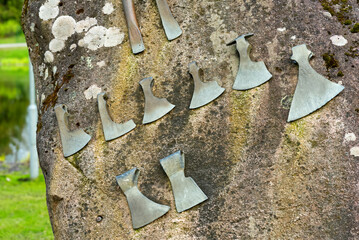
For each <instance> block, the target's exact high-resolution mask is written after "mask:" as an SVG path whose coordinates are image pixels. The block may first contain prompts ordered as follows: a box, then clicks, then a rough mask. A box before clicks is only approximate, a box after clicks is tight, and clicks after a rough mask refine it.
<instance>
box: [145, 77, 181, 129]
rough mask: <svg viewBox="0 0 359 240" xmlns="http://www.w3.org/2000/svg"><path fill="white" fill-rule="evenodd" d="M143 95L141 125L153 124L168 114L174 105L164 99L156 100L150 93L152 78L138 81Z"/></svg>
mask: <svg viewBox="0 0 359 240" xmlns="http://www.w3.org/2000/svg"><path fill="white" fill-rule="evenodd" d="M140 85H141V87H142V90H143V93H144V95H145V113H144V115H143V120H142V123H143V124H147V123H150V122H154V121H156V120H158V119H160V118H161V117H163V116H164V115H166V114H167V113H168V112H170V111H171V110H172V109H173V108H174V107H175V105H173V104H171V103H169V102H168V101H167V99H165V98H157V97H155V96H154V95H153V93H152V86H153V78H152V77H148V78H144V79H142V80H141V81H140Z"/></svg>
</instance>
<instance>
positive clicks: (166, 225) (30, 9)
mask: <svg viewBox="0 0 359 240" xmlns="http://www.w3.org/2000/svg"><path fill="white" fill-rule="evenodd" d="M53 2H55V4H54V3H53ZM134 2H135V7H136V13H137V19H138V22H139V25H140V26H141V31H142V34H143V39H144V43H145V47H146V50H145V51H144V52H143V53H141V54H138V55H133V54H132V52H131V48H130V44H129V40H128V34H127V27H126V20H125V17H124V14H123V8H122V2H121V1H115V2H113V1H112V4H113V7H114V11H113V12H112V13H110V14H105V13H104V12H103V7H104V6H105V3H106V2H105V1H89V0H87V1H86V0H78V1H70V0H62V1H61V2H59V3H58V5H56V1H54V0H50V3H49V2H46V3H45V1H44V0H40V1H35V0H27V1H25V5H24V9H23V29H24V31H25V35H26V40H27V43H28V46H29V52H30V57H31V61H32V63H33V66H34V72H35V77H36V89H37V100H38V109H39V123H38V130H37V137H38V142H37V144H38V152H39V159H40V164H41V168H42V171H43V173H44V176H45V179H46V190H47V204H48V210H49V215H50V219H51V223H52V228H53V232H54V235H55V238H56V239H354V238H359V230H358V229H359V227H358V226H359V225H358V222H359V221H358V219H359V214H358V212H359V211H358V210H359V209H358V204H359V195H358V194H359V192H358V191H359V190H358V189H359V188H358V184H359V183H358V177H359V174H358V170H359V169H358V158H356V157H355V156H354V155H359V153H358V152H357V151H355V150H356V149H357V148H355V146H356V145H358V144H359V140H356V138H355V135H357V136H358V135H359V130H358V124H357V123H358V121H359V110H358V106H359V100H358V95H359V87H358V72H357V69H358V65H359V58H358V56H359V54H358V42H359V38H358V34H357V33H351V32H350V29H351V28H352V27H353V23H354V22H355V19H358V12H357V9H358V8H359V6H358V3H357V1H354V0H349V1H347V3H344V1H343V3H341V2H340V3H338V4H337V5H334V4H332V3H331V2H330V1H325V0H323V1H320V2H319V1H310V0H301V1H299V0H291V1H284V0H277V1H264V0H261V1H254V0H252V1H248V0H238V1H205V0H199V1H194V0H188V1H186V0H169V1H168V2H169V5H170V9H171V10H172V13H173V15H174V16H175V18H176V19H177V20H178V22H179V24H180V26H181V28H182V30H183V35H182V36H181V37H179V38H178V39H176V40H174V41H171V42H169V41H167V39H166V36H165V33H164V31H163V28H162V24H161V20H160V16H159V14H158V9H157V6H156V2H155V1H154V0H151V1H138V0H135V1H134ZM46 4H47V5H46ZM51 4H52V5H51ZM43 5H46V6H45V7H43V8H42V10H41V11H42V13H41V14H40V15H39V12H41V11H40V7H41V6H43ZM348 5H349V6H350V7H347V6H348ZM57 8H58V9H59V14H58V15H57V14H56V9H57ZM105 12H107V13H108V12H111V11H110V10H109V9H107V11H105ZM60 16H71V17H72V18H73V19H75V20H76V22H79V21H81V20H85V19H86V18H87V17H90V18H94V19H96V20H97V26H103V27H105V28H107V29H108V28H110V27H115V28H119V29H120V32H117V35H116V39H117V40H114V41H115V43H113V44H112V45H114V46H111V47H105V46H102V45H101V44H103V43H99V42H100V40H98V39H97V40H96V39H95V38H93V39H92V40H93V41H94V42H95V44H94V42H86V41H87V40H86V41H85V40H82V39H83V38H84V37H85V35H86V34H88V33H87V32H88V31H91V30H85V31H83V32H80V33H78V32H75V33H73V34H71V31H70V32H68V30H66V28H65V27H62V28H61V27H60V28H56V29H55V35H56V36H57V39H60V40H59V41H60V43H59V42H52V44H53V45H51V44H50V41H51V40H53V39H54V38H55V35H54V34H53V33H52V29H53V28H55V27H54V22H55V21H56V20H57V19H58V18H59V17H60ZM68 19H70V18H68ZM87 20H88V21H87V23H90V22H91V21H92V23H94V22H95V21H94V20H93V19H92V20H91V21H90V20H89V19H87ZM344 20H352V21H353V23H352V24H351V25H344V24H343V23H344ZM347 23H348V22H347ZM69 24H71V23H69ZM102 29H103V28H102ZM97 30H101V29H100V28H97ZM56 31H57V32H56ZM93 31H94V30H93ZM249 32H253V33H255V35H254V36H253V37H252V38H250V39H248V41H249V43H250V44H251V45H252V47H253V48H252V52H251V58H252V60H254V61H262V60H263V61H264V62H265V63H266V65H267V67H268V69H269V71H270V72H271V73H272V75H273V78H272V79H271V80H270V81H269V82H267V83H265V84H263V85H261V86H259V87H257V88H254V89H252V90H248V91H236V90H232V84H233V81H234V79H235V76H236V73H237V70H238V64H239V56H238V54H237V52H236V48H235V46H234V45H232V46H226V43H227V42H229V41H230V40H233V39H234V38H235V37H237V36H238V35H242V34H245V33H249ZM122 33H124V36H125V38H124V41H123V42H122V43H120V42H121V41H119V39H120V40H121V34H122ZM69 35H70V36H69ZM332 35H344V37H345V38H346V39H347V40H348V43H347V44H346V45H345V46H335V45H333V44H332V42H331V40H330V37H332ZM66 36H68V39H66V40H63V39H64V38H66ZM92 37H93V36H92ZM110 37H111V36H110ZM61 38H62V39H61ZM89 38H91V36H89ZM110 40H111V39H110ZM96 41H98V42H96ZM116 41H117V42H116ZM62 43H64V48H62V45H61V44H62ZM304 43H306V44H307V46H308V49H310V50H311V51H312V52H313V53H314V54H315V56H317V57H316V58H314V59H313V60H311V65H312V67H313V68H314V69H316V70H317V71H318V72H319V73H320V74H322V75H324V76H325V77H326V78H328V79H330V80H331V81H333V82H339V81H341V82H342V84H343V85H344V86H345V89H344V91H343V92H342V93H340V94H339V95H338V96H337V97H336V98H334V99H333V100H332V101H331V102H329V103H328V104H327V105H325V106H324V107H323V108H321V109H320V110H319V111H316V112H314V113H313V114H310V115H309V116H307V117H305V118H303V119H301V120H298V121H295V122H293V123H286V119H287V116H288V111H289V106H290V99H291V96H292V95H293V93H294V90H295V87H296V83H297V81H298V76H297V75H298V66H297V65H295V64H294V63H293V62H291V60H290V56H291V48H292V47H293V46H296V45H299V44H304ZM73 44H76V47H75V45H73ZM96 44H97V45H96ZM110 45H111V44H110ZM107 46H109V45H108V44H107ZM47 51H48V52H47ZM51 51H52V53H51ZM45 53H46V54H45ZM331 54H333V55H332V56H331ZM322 56H326V57H324V58H322ZM328 56H329V59H328ZM52 57H53V60H52ZM193 60H196V61H197V62H198V65H199V67H201V68H202V69H203V71H202V73H203V74H202V79H203V81H210V80H216V81H217V82H218V83H219V85H221V86H223V87H225V88H226V92H225V93H224V94H223V95H222V96H221V97H219V98H218V99H217V100H215V101H214V102H212V103H210V104H208V105H206V106H205V107H202V108H199V109H197V110H189V109H188V106H189V103H190V100H191V95H192V92H193V80H192V78H191V76H190V75H189V74H188V63H189V62H191V61H193ZM333 61H334V62H337V63H338V66H336V64H333ZM331 63H332V64H331ZM341 73H343V74H344V76H341V75H342V74H341ZM149 76H152V77H153V78H154V81H155V86H154V92H155V95H156V96H158V97H165V98H167V99H168V100H169V102H171V103H172V104H175V105H176V107H175V108H174V110H173V111H171V112H170V113H169V114H167V115H166V116H165V117H163V118H162V119H160V120H158V121H156V122H154V123H151V124H148V125H142V124H141V122H142V117H143V110H144V96H143V92H142V90H141V88H140V86H139V81H140V80H141V79H142V78H145V77H149ZM97 90H101V91H105V92H107V94H108V97H109V100H108V105H109V112H110V115H111V116H112V118H113V120H114V121H115V122H125V121H128V120H130V119H133V120H134V121H135V123H136V124H137V128H135V129H134V130H133V131H132V132H130V133H129V134H127V135H125V136H123V137H121V138H118V139H116V140H113V141H110V142H106V141H105V139H104V135H103V132H102V126H101V121H100V116H99V111H98V107H97V101H96V99H95V98H93V97H96V92H97ZM92 95H93V96H92ZM55 104H66V105H67V107H68V109H69V112H70V114H71V116H70V118H69V124H70V126H71V129H77V128H82V129H84V130H85V131H86V132H87V133H88V134H90V135H91V136H92V139H91V141H90V142H89V144H88V145H87V146H86V147H85V148H84V149H82V150H81V151H80V152H78V153H77V154H75V155H73V156H71V157H68V158H64V156H63V153H62V145H61V141H60V134H59V128H58V125H57V120H56V116H55V112H54V106H55ZM352 133H353V134H352ZM177 150H182V151H183V152H184V153H185V157H186V175H187V176H191V177H192V178H193V179H194V180H195V181H196V182H197V184H198V185H199V186H200V188H201V189H202V190H203V192H205V193H206V195H207V196H208V197H209V199H208V200H207V201H206V202H204V203H202V204H200V205H198V206H196V207H194V208H192V209H190V210H188V211H185V212H183V213H177V212H176V210H175V205H174V198H173V195H172V190H171V186H170V183H169V179H168V178H167V176H166V174H165V172H164V171H163V170H162V168H161V166H160V163H159V160H160V159H162V158H164V157H166V156H168V155H170V154H172V153H174V152H175V151H177ZM134 167H137V168H139V169H140V170H141V174H140V177H139V189H140V191H141V192H142V193H143V194H144V195H146V196H147V197H148V198H150V199H152V200H154V201H156V202H158V203H161V204H166V205H169V206H171V210H170V211H169V212H168V213H167V214H166V215H164V216H163V217H161V218H159V219H157V220H156V221H154V222H152V223H151V224H149V225H147V226H145V227H143V228H141V229H139V230H133V229H132V225H131V216H130V211H129V208H128V204H127V202H126V198H125V196H124V194H123V192H122V191H121V189H120V188H119V186H118V185H117V183H116V180H115V176H116V175H119V174H122V173H124V172H126V171H128V170H130V169H132V168H134ZM99 216H100V217H101V218H102V220H101V218H98V217H99ZM97 220H99V221H97ZM100 220H101V221H100Z"/></svg>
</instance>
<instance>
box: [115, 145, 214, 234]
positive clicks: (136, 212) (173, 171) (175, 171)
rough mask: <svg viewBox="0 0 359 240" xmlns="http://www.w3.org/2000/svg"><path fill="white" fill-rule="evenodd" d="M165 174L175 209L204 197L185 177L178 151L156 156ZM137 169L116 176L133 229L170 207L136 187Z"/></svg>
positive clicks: (181, 156)
mask: <svg viewBox="0 0 359 240" xmlns="http://www.w3.org/2000/svg"><path fill="white" fill-rule="evenodd" d="M160 163H161V166H162V168H163V170H164V171H165V172H166V175H167V176H168V178H169V180H170V182H171V186H172V192H173V196H174V199H175V204H176V210H177V212H179V213H180V212H183V211H185V210H188V209H190V208H192V207H194V206H196V205H198V204H200V203H202V202H204V201H206V200H207V199H208V197H207V196H206V194H204V193H203V191H202V190H201V189H200V188H199V187H198V185H197V184H196V182H195V181H194V180H193V179H192V178H191V177H185V174H184V168H185V159H184V154H183V153H181V151H177V152H175V153H174V154H172V155H170V156H168V157H165V158H163V159H162V160H160ZM139 174H140V172H139V170H138V169H137V168H133V169H132V170H130V171H128V172H126V173H124V174H122V175H119V176H117V177H116V180H117V183H118V185H119V186H120V188H121V189H122V191H123V193H124V194H125V196H126V199H127V203H128V206H129V208H130V212H131V218H132V226H133V228H134V229H137V228H140V227H143V226H145V225H147V224H149V223H151V222H153V221H154V220H156V219H157V218H159V217H161V216H163V215H164V214H166V213H167V212H168V211H169V209H170V207H169V206H166V205H162V204H158V203H155V202H154V201H152V200H150V199H148V198H147V197H146V196H144V195H143V194H142V193H141V192H140V190H139V189H138V187H137V185H138V184H137V180H138V176H139Z"/></svg>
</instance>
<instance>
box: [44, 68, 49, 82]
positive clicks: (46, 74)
mask: <svg viewBox="0 0 359 240" xmlns="http://www.w3.org/2000/svg"><path fill="white" fill-rule="evenodd" d="M48 76H49V69H48V68H46V69H45V76H44V80H46V79H47V77H48Z"/></svg>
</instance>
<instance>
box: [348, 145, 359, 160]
mask: <svg viewBox="0 0 359 240" xmlns="http://www.w3.org/2000/svg"><path fill="white" fill-rule="evenodd" d="M350 155H353V156H354V157H359V147H358V146H356V147H352V148H351V149H350Z"/></svg>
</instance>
